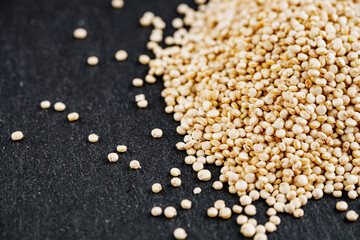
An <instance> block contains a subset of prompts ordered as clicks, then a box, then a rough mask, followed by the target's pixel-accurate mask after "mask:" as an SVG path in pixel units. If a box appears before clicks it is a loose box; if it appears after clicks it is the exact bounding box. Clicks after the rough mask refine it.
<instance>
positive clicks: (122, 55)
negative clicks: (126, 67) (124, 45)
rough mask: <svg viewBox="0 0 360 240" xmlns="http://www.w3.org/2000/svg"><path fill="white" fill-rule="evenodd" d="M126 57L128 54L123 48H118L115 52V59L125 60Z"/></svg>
mask: <svg viewBox="0 0 360 240" xmlns="http://www.w3.org/2000/svg"><path fill="white" fill-rule="evenodd" d="M127 58H128V54H127V52H126V51H125V50H119V51H117V52H116V53H115V59H116V60H117V61H125V60H126V59H127Z"/></svg>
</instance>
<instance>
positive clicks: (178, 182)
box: [171, 177, 181, 187]
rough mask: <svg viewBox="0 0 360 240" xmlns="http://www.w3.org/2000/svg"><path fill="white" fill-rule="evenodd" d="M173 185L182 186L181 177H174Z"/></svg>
mask: <svg viewBox="0 0 360 240" xmlns="http://www.w3.org/2000/svg"><path fill="white" fill-rule="evenodd" d="M171 185H172V186H173V187H180V186H181V179H180V178H178V177H173V178H172V179H171Z"/></svg>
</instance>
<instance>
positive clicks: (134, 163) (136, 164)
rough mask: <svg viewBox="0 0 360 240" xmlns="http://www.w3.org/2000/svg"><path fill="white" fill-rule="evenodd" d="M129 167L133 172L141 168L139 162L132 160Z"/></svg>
mask: <svg viewBox="0 0 360 240" xmlns="http://www.w3.org/2000/svg"><path fill="white" fill-rule="evenodd" d="M129 166H130V168H131V169H135V170H137V169H140V168H141V166H140V162H139V161H138V160H132V161H131V162H130V164H129Z"/></svg>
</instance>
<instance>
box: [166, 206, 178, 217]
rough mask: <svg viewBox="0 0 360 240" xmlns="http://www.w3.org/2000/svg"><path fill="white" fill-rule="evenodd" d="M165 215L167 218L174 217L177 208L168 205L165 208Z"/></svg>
mask: <svg viewBox="0 0 360 240" xmlns="http://www.w3.org/2000/svg"><path fill="white" fill-rule="evenodd" d="M164 215H165V217H166V218H174V217H176V215H177V212H176V209H175V208H174V207H172V206H169V207H166V208H165V210H164Z"/></svg>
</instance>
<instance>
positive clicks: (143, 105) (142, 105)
mask: <svg viewBox="0 0 360 240" xmlns="http://www.w3.org/2000/svg"><path fill="white" fill-rule="evenodd" d="M148 104H149V103H148V101H147V100H140V101H138V102H137V106H138V107H139V108H146V107H147V106H148Z"/></svg>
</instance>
